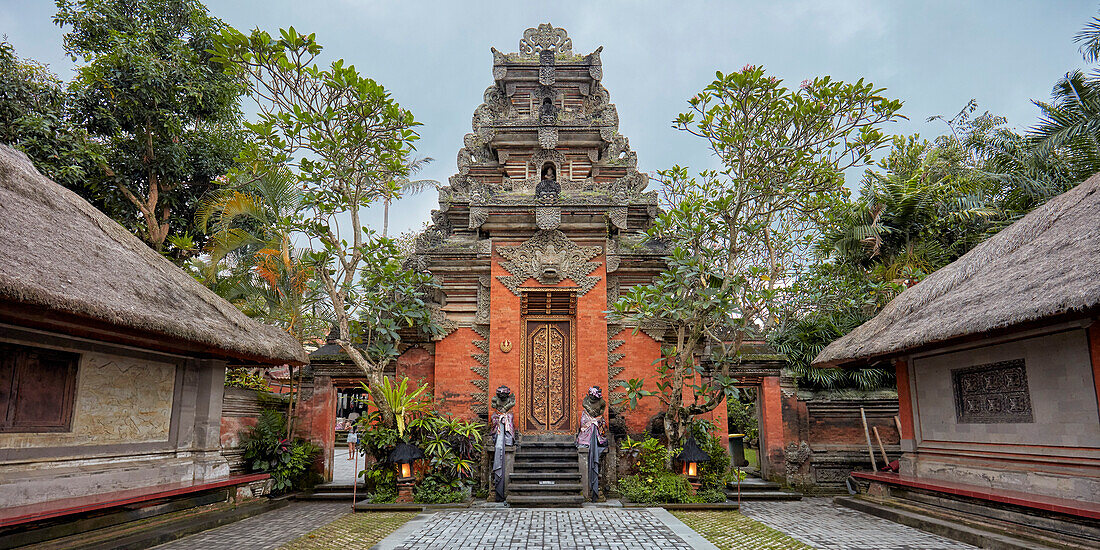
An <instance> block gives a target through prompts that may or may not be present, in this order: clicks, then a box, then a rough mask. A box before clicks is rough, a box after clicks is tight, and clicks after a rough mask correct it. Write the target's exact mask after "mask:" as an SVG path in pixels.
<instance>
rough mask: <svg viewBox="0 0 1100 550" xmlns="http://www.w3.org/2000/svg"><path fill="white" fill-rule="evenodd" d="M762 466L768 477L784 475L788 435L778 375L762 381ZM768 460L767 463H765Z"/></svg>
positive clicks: (758, 397)
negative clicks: (784, 451) (784, 449)
mask: <svg viewBox="0 0 1100 550" xmlns="http://www.w3.org/2000/svg"><path fill="white" fill-rule="evenodd" d="M757 399H759V400H760V417H761V418H760V435H761V436H762V437H761V440H762V441H761V449H760V452H761V454H762V456H761V457H760V462H761V466H762V467H764V466H766V468H767V470H766V474H767V476H768V477H772V476H776V475H780V476H782V475H784V473H785V464H786V457H785V455H784V454H783V448H784V446H785V445H786V435H785V431H784V423H783V394H782V392H781V391H780V389H779V377H778V376H766V377H764V379H763V380H762V382H761V385H760V393H759V395H758V396H757ZM765 462H767V464H766V465H765V464H764V463H765Z"/></svg>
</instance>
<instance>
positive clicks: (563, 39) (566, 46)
mask: <svg viewBox="0 0 1100 550" xmlns="http://www.w3.org/2000/svg"><path fill="white" fill-rule="evenodd" d="M544 50H548V51H552V52H554V53H561V54H567V55H573V41H572V40H571V39H570V38H569V35H568V34H567V33H566V32H565V29H555V28H554V26H553V25H551V24H550V23H542V24H541V25H539V26H538V28H531V29H527V30H525V31H523V39H522V40H520V41H519V53H520V54H522V55H537V54H538V53H539V52H541V51H544Z"/></svg>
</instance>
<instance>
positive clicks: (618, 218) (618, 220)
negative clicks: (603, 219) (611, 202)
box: [607, 206, 627, 229]
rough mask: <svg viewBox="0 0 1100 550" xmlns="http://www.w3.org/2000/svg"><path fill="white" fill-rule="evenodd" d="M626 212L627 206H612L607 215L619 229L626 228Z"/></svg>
mask: <svg viewBox="0 0 1100 550" xmlns="http://www.w3.org/2000/svg"><path fill="white" fill-rule="evenodd" d="M626 214H627V209H626V207H625V206H612V207H611V208H608V209H607V217H608V218H610V219H611V225H614V226H615V227H617V228H619V229H626Z"/></svg>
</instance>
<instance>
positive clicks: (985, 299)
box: [814, 174, 1100, 367]
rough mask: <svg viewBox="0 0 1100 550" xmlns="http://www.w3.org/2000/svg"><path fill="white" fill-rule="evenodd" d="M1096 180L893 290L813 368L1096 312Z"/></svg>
mask: <svg viewBox="0 0 1100 550" xmlns="http://www.w3.org/2000/svg"><path fill="white" fill-rule="evenodd" d="M1097 258H1100V174H1097V175H1095V176H1093V177H1092V178H1089V180H1088V181H1086V182H1084V183H1082V184H1080V185H1078V186H1077V187H1076V188H1074V189H1072V190H1070V191H1068V192H1066V193H1064V194H1062V195H1060V196H1058V197H1055V198H1053V199H1051V200H1050V201H1049V202H1047V203H1046V204H1045V205H1043V206H1041V207H1039V208H1036V209H1035V210H1034V211H1032V212H1031V213H1030V214H1028V215H1026V216H1024V217H1023V218H1021V219H1020V220H1019V221H1017V222H1016V223H1014V224H1012V225H1010V226H1009V227H1007V228H1005V229H1004V230H1002V231H1001V232H1000V233H998V234H996V235H994V236H993V237H992V238H990V239H989V240H988V241H986V242H984V243H982V244H980V245H978V246H977V247H975V248H974V249H973V250H971V251H970V252H968V253H966V254H965V255H963V257H961V258H959V259H958V260H956V261H954V262H952V263H951V264H949V265H947V266H946V267H944V268H942V269H940V270H939V271H937V272H935V273H933V274H932V275H929V276H928V278H926V279H925V280H923V281H921V282H920V283H918V284H917V285H915V286H913V287H912V288H909V289H907V290H906V291H905V292H902V293H901V294H900V295H898V296H897V297H896V298H894V300H893V301H891V302H890V303H889V304H888V305H887V306H886V307H885V308H884V309H883V310H882V312H881V313H879V314H878V315H877V316H875V318H873V319H871V320H870V321H867V322H866V323H864V324H863V325H861V326H860V327H858V328H856V329H855V330H853V331H852V332H851V333H849V334H847V335H846V336H844V337H842V338H840V339H838V340H837V341H835V342H833V343H832V344H829V346H828V347H826V348H825V349H824V350H822V352H821V353H820V354H819V355H818V356H817V358H816V359H814V365H815V366H821V367H825V366H837V365H843V364H846V363H852V362H862V361H868V360H873V359H876V358H884V357H886V356H890V355H898V354H900V353H903V352H907V351H912V350H915V349H916V348H926V347H928V346H930V345H935V344H938V343H941V342H948V341H953V340H958V339H962V338H967V337H973V336H975V335H980V334H983V333H988V332H991V331H1004V330H1006V329H1008V330H1010V329H1012V328H1013V327H1021V326H1027V325H1034V324H1036V323H1041V322H1042V320H1044V319H1050V318H1061V319H1065V318H1072V317H1075V316H1076V317H1084V316H1086V315H1090V314H1093V313H1095V310H1096V307H1097V306H1098V305H1100V261H1097Z"/></svg>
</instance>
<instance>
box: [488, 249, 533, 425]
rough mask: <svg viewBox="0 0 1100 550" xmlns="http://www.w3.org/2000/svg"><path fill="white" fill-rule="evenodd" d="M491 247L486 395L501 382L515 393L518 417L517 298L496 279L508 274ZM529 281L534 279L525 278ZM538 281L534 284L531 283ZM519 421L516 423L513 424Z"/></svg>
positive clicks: (518, 307) (518, 317)
mask: <svg viewBox="0 0 1100 550" xmlns="http://www.w3.org/2000/svg"><path fill="white" fill-rule="evenodd" d="M518 244H519V243H507V244H506V245H504V246H516V245H518ZM497 246H499V245H494V249H493V259H492V265H491V266H490V268H489V273H490V275H491V276H490V277H489V278H490V282H489V327H490V333H489V392H490V395H491V394H492V393H493V392H495V391H496V389H497V388H498V387H500V386H502V385H504V386H508V387H509V388H511V389H512V393H513V394H514V395H515V396H516V406H515V408H514V409H512V412H513V413H514V414H515V415H516V416H517V417H518V416H519V414H520V411H522V410H523V403H521V402H520V399H522V398H523V396H522V395H521V392H520V391H519V358H520V346H521V345H522V344H523V336H522V334H521V324H520V323H521V319H520V315H519V312H520V299H519V296H516V295H515V294H513V293H512V291H511V290H508V287H506V286H504V283H501V282H500V279H498V277H501V276H507V275H509V273H508V271H507V270H505V269H504V268H503V267H501V266H500V261H501V257H500V256H499V255H498V254H497V252H496V247H497ZM528 282H529V283H534V281H531V280H528ZM534 284H538V283H534ZM505 341H508V342H511V344H512V349H511V350H510V351H509V352H508V353H504V352H503V351H501V349H500V345H501V343H503V342H505ZM518 424H519V423H518V422H517V425H518Z"/></svg>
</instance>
